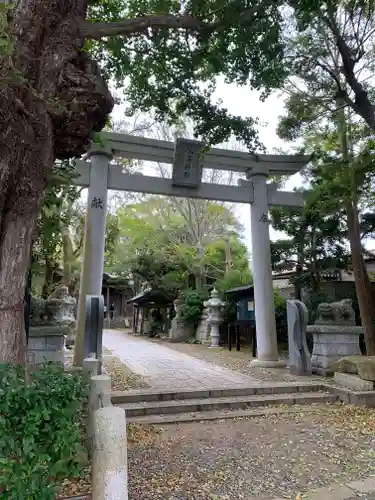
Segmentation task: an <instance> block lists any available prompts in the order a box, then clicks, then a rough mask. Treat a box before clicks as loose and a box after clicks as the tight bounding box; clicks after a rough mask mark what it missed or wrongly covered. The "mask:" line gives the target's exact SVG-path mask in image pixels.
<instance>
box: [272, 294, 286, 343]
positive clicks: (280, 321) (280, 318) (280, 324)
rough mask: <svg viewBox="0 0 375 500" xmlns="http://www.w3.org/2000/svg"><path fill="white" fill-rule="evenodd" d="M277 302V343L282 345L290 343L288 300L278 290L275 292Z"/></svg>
mask: <svg viewBox="0 0 375 500" xmlns="http://www.w3.org/2000/svg"><path fill="white" fill-rule="evenodd" d="M273 296H274V302H275V317H276V331H277V341H278V342H281V343H285V342H288V321H287V315H286V300H285V299H284V297H282V295H280V292H278V290H276V289H274V291H273Z"/></svg>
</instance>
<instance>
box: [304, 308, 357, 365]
mask: <svg viewBox="0 0 375 500" xmlns="http://www.w3.org/2000/svg"><path fill="white" fill-rule="evenodd" d="M307 331H308V332H309V333H311V334H312V336H313V341H314V347H313V353H312V356H311V364H312V369H313V371H314V372H316V373H319V374H321V375H332V373H333V371H332V369H331V368H330V365H331V364H332V363H334V362H335V361H337V360H339V359H340V358H342V357H344V356H352V355H360V354H361V350H360V347H359V335H360V334H361V333H363V328H362V327H361V326H356V324H355V314H354V310H353V307H352V301H351V300H350V299H343V300H341V301H339V302H333V303H330V304H328V303H322V304H319V306H318V309H317V319H316V321H315V323H314V324H313V325H309V326H308V327H307Z"/></svg>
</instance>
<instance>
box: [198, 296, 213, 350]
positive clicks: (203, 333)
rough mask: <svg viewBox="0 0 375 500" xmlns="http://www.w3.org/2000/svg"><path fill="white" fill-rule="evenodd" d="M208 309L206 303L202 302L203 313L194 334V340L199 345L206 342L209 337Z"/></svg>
mask: <svg viewBox="0 0 375 500" xmlns="http://www.w3.org/2000/svg"><path fill="white" fill-rule="evenodd" d="M208 316H209V308H208V301H207V300H206V301H205V302H203V311H202V315H201V317H200V320H199V322H198V326H197V331H196V332H195V339H196V340H197V341H198V342H200V343H201V344H205V343H206V342H207V341H208V338H209V335H210V325H209V323H208Z"/></svg>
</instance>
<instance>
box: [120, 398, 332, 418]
mask: <svg viewBox="0 0 375 500" xmlns="http://www.w3.org/2000/svg"><path fill="white" fill-rule="evenodd" d="M334 401H337V396H335V395H334V394H329V393H324V392H306V393H290V394H265V395H255V396H232V397H216V398H214V397H212V398H205V399H202V398H200V399H185V400H173V401H152V402H143V403H123V404H120V405H118V406H120V407H121V408H123V409H124V410H125V411H126V416H127V417H129V418H130V417H140V416H145V415H163V414H175V413H193V412H203V411H211V410H223V409H226V408H227V409H231V410H236V409H247V408H254V407H259V406H269V405H294V404H311V403H330V402H334Z"/></svg>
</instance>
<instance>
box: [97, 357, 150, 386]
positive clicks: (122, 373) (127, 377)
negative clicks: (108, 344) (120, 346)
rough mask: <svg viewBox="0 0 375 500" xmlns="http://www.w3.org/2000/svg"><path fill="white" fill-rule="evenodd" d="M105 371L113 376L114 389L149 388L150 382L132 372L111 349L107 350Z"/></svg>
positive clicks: (104, 359)
mask: <svg viewBox="0 0 375 500" xmlns="http://www.w3.org/2000/svg"><path fill="white" fill-rule="evenodd" d="M103 371H104V372H105V373H107V375H109V376H110V377H111V384H112V390H113V391H128V390H129V389H148V388H150V384H149V383H148V382H147V379H146V378H145V377H142V376H141V375H138V374H136V373H134V372H132V371H131V370H130V369H129V368H128V367H127V366H126V365H125V364H124V363H123V362H122V361H121V360H120V359H119V358H117V357H116V356H113V355H112V354H111V351H108V349H106V350H105V353H104V357H103Z"/></svg>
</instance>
